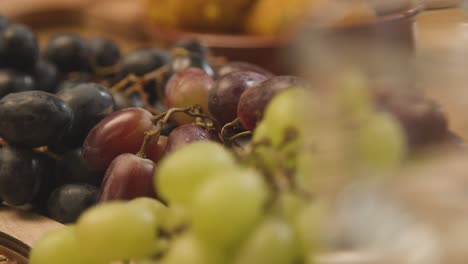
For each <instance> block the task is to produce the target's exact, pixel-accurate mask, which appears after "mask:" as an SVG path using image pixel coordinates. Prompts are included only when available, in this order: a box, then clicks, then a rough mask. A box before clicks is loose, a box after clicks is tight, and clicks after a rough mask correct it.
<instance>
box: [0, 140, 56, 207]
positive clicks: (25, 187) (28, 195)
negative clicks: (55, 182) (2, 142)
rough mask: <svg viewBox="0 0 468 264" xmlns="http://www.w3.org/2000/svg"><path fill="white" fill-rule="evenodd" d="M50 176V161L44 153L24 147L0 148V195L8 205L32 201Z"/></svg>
mask: <svg viewBox="0 0 468 264" xmlns="http://www.w3.org/2000/svg"><path fill="white" fill-rule="evenodd" d="M51 176H52V174H51V163H50V160H49V159H48V158H47V157H45V156H44V155H42V154H39V153H35V152H33V151H32V150H30V149H25V148H15V147H11V146H3V147H2V148H0V197H1V200H3V201H5V202H7V203H8V204H9V205H14V206H19V205H25V204H30V203H32V202H33V201H34V199H35V198H36V197H37V196H38V195H39V193H40V191H41V188H47V186H41V185H42V184H43V182H44V180H45V179H46V178H47V177H51Z"/></svg>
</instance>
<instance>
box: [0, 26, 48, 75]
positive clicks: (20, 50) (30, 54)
mask: <svg viewBox="0 0 468 264" xmlns="http://www.w3.org/2000/svg"><path fill="white" fill-rule="evenodd" d="M0 43H1V48H0V54H1V58H2V62H1V64H3V65H4V66H8V67H13V68H16V69H19V70H23V71H29V70H31V69H33V68H34V65H36V62H37V60H38V58H39V45H38V42H37V38H36V35H35V34H34V33H33V32H32V31H31V30H30V29H29V28H28V27H26V26H24V25H19V24H10V25H8V26H7V27H5V28H4V29H3V30H2V31H1V33H0Z"/></svg>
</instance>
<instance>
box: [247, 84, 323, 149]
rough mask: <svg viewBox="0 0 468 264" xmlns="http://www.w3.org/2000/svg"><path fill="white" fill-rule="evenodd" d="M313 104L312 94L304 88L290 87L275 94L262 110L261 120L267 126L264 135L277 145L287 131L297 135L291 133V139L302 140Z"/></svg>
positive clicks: (286, 135)
mask: <svg viewBox="0 0 468 264" xmlns="http://www.w3.org/2000/svg"><path fill="white" fill-rule="evenodd" d="M313 105H314V102H313V97H312V94H311V93H309V92H308V91H307V90H305V89H300V88H293V87H291V88H290V89H289V90H287V91H284V92H281V93H280V94H278V95H277V96H275V97H274V98H273V99H272V100H271V102H270V103H269V104H268V105H267V108H266V109H265V112H264V118H263V122H265V123H266V125H267V128H268V130H267V131H265V132H266V134H265V135H266V137H267V138H269V139H270V140H271V143H272V144H273V145H275V146H278V145H279V144H280V143H282V142H283V141H284V139H285V138H286V137H288V133H293V132H294V133H295V134H297V135H295V136H294V135H293V136H294V137H293V140H297V141H300V142H301V141H302V142H303V137H304V136H306V132H305V130H306V129H309V128H310V124H309V122H307V121H308V119H311V118H312V117H311V116H312V115H313V112H314V111H313V110H314V108H313ZM255 133H256V131H255ZM256 136H257V135H256ZM307 136H309V135H307Z"/></svg>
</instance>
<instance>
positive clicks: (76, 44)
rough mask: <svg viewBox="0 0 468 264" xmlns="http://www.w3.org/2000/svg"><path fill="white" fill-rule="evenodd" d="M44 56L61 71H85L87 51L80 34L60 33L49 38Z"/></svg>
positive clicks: (86, 67)
mask: <svg viewBox="0 0 468 264" xmlns="http://www.w3.org/2000/svg"><path fill="white" fill-rule="evenodd" d="M44 57H45V59H47V60H48V61H50V62H51V63H53V64H55V66H56V67H57V69H59V70H60V71H61V72H64V73H67V72H72V71H87V70H88V67H89V65H88V57H89V52H88V50H87V49H86V45H85V43H84V41H83V40H82V39H81V38H80V36H78V35H76V34H73V33H60V34H56V35H54V36H52V37H51V38H49V40H48V42H47V45H46V47H45V50H44Z"/></svg>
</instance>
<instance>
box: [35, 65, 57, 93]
mask: <svg viewBox="0 0 468 264" xmlns="http://www.w3.org/2000/svg"><path fill="white" fill-rule="evenodd" d="M34 80H35V89H36V90H40V91H44V92H49V93H52V92H54V91H55V90H56V88H57V85H58V83H59V73H58V70H57V68H56V67H55V65H54V64H52V63H50V62H48V61H45V60H41V61H39V62H38V63H37V64H36V68H35V70H34Z"/></svg>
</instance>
